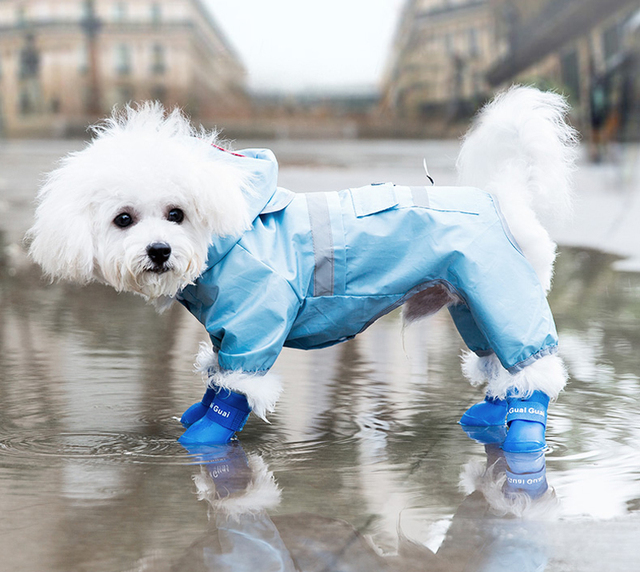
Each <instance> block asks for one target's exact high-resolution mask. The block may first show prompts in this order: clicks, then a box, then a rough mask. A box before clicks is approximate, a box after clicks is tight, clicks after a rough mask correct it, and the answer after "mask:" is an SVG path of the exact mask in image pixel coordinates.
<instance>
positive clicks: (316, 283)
mask: <svg viewBox="0 0 640 572" xmlns="http://www.w3.org/2000/svg"><path fill="white" fill-rule="evenodd" d="M307 208H308V209H309V222H310V223H311V238H312V240H313V257H314V261H315V271H314V276H313V295H314V296H331V295H332V294H333V264H334V260H333V236H332V233H331V220H330V218H329V205H328V203H327V197H326V195H325V194H324V193H309V194H307Z"/></svg>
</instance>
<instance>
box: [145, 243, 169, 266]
mask: <svg viewBox="0 0 640 572" xmlns="http://www.w3.org/2000/svg"><path fill="white" fill-rule="evenodd" d="M147 255H148V256H149V258H151V260H152V261H153V263H154V264H157V265H158V266H160V265H161V264H164V263H165V262H166V261H167V260H169V257H170V256H171V247H170V246H169V245H168V244H167V243H166V242H154V243H153V244H150V245H149V246H147Z"/></svg>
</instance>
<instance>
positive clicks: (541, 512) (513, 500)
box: [460, 459, 560, 523]
mask: <svg viewBox="0 0 640 572" xmlns="http://www.w3.org/2000/svg"><path fill="white" fill-rule="evenodd" d="M506 480H507V475H506V473H505V470H504V467H503V466H500V463H494V464H492V465H491V466H489V467H487V466H485V464H484V463H482V462H481V461H478V460H475V459H474V460H472V461H469V462H468V463H467V464H466V465H465V466H464V467H463V469H462V472H461V474H460V488H461V489H462V490H463V491H464V493H465V494H467V495H470V494H472V493H473V492H474V491H480V492H481V493H482V495H483V496H484V498H485V500H486V501H487V504H488V505H489V507H490V509H491V513H493V515H495V516H499V517H504V516H515V517H516V518H519V519H523V520H526V521H550V520H555V519H557V517H558V513H559V509H560V502H559V500H558V498H557V496H556V493H555V491H554V490H553V488H551V487H549V488H548V489H547V490H546V491H545V492H544V493H543V494H542V496H540V497H539V498H536V499H532V498H531V497H530V496H529V494H527V493H526V492H524V491H521V492H517V493H516V492H511V493H509V494H508V495H505V492H504V485H505V482H506ZM504 522H507V523H508V522H509V521H508V520H507V521H504Z"/></svg>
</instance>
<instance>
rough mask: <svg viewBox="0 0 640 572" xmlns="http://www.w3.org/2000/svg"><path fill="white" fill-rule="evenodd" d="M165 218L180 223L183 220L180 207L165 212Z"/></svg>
mask: <svg viewBox="0 0 640 572" xmlns="http://www.w3.org/2000/svg"><path fill="white" fill-rule="evenodd" d="M167 220H168V221H169V222H175V223H177V224H180V223H181V222H182V221H183V220H184V213H183V212H182V210H181V209H171V210H170V211H169V213H168V214H167Z"/></svg>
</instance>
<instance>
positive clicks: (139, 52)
mask: <svg viewBox="0 0 640 572" xmlns="http://www.w3.org/2000/svg"><path fill="white" fill-rule="evenodd" d="M143 99H156V100H160V101H162V102H163V103H165V104H166V105H168V106H173V105H179V106H181V107H184V108H186V109H187V111H188V112H189V113H190V114H192V115H194V116H196V117H197V118H198V119H201V120H206V119H208V118H212V117H213V116H215V115H220V114H229V113H238V112H241V111H242V109H243V107H244V106H245V104H246V97H245V91H244V68H243V66H242V64H241V63H240V61H239V59H238V57H237V56H236V54H235V53H234V51H233V49H232V48H231V47H230V46H229V44H228V43H227V42H226V40H225V38H224V36H223V35H222V33H221V32H220V30H219V29H218V27H217V26H216V23H215V21H214V20H213V17H212V16H211V14H210V13H209V12H208V11H207V9H206V7H205V6H204V5H203V3H202V2H201V1H200V0H153V1H152V0H127V1H124V2H118V1H113V0H55V1H47V0H3V1H2V2H0V130H1V131H0V132H1V133H3V134H6V135H18V136H19V135H47V134H56V135H64V134H65V133H68V132H70V131H75V130H78V129H81V128H82V127H83V126H84V125H86V124H87V123H88V122H90V121H94V120H95V119H96V118H97V117H99V116H102V115H104V114H106V113H109V112H110V110H111V109H112V107H113V106H114V105H116V104H123V103H126V102H129V101H132V100H143Z"/></svg>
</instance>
